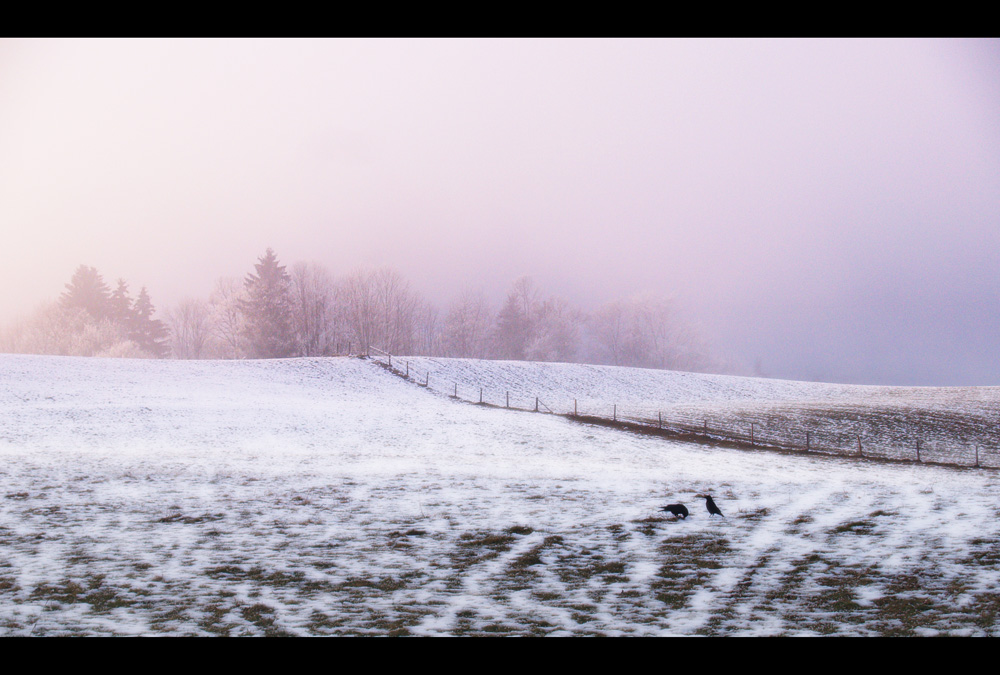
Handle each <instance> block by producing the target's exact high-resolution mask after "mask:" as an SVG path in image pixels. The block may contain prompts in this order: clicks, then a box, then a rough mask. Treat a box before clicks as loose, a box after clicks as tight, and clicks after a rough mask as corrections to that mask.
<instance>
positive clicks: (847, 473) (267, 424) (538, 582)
mask: <svg viewBox="0 0 1000 675" xmlns="http://www.w3.org/2000/svg"><path fill="white" fill-rule="evenodd" d="M414 363H415V366H416V367H418V368H419V367H420V365H421V364H422V363H424V362H421V361H419V360H414ZM426 364H427V366H430V367H431V373H430V378H431V380H430V384H431V389H432V390H433V389H434V387H435V379H440V380H441V386H440V387H439V389H438V393H439V394H442V395H434V393H433V392H430V393H429V392H428V391H426V390H425V389H423V388H421V387H418V386H415V385H414V384H413V383H411V382H406V381H404V380H403V379H401V378H399V377H396V376H395V375H392V374H390V373H388V372H387V371H385V370H384V369H382V368H379V367H378V366H377V365H376V364H374V363H372V362H371V361H363V360H359V359H349V358H333V359H289V360H275V361H242V362H240V361H190V362H181V361H154V360H148V361H147V360H112V359H84V358H69V357H43V356H14V355H0V458H2V462H3V463H2V465H0V467H2V468H0V483H2V484H0V634H6V635H68V634H86V635H107V634H179V635H180V634H191V635H211V634H228V635H242V634H254V635H256V634H262V635H267V634H300V635H326V634H374V635H389V634H411V635H435V634H449V635H463V634H509V635H529V634H530V635H548V634H556V635H582V634H601V635H664V634H709V635H713V634H764V635H782V634H825V633H845V634H879V635H884V634H905V635H910V634H922V633H948V634H993V633H994V632H995V631H996V629H997V628H998V626H997V623H998V618H997V615H996V612H995V611H994V609H992V608H995V607H996V606H998V602H1000V596H998V594H997V592H996V590H995V589H996V583H995V582H996V579H997V578H998V576H1000V555H998V554H997V551H1000V524H998V522H1000V520H998V518H997V515H998V510H997V506H996V504H997V503H998V499H997V498H998V488H1000V482H998V479H997V474H995V473H994V472H992V471H987V470H951V469H943V468H937V467H928V466H921V465H898V466H897V465H885V464H869V463H866V462H864V461H855V460H847V459H837V458H829V457H801V456H799V457H792V456H786V455H781V454H776V453H766V452H764V453H761V452H747V451H741V450H727V449H721V448H711V447H706V446H699V445H687V444H683V443H678V442H674V441H670V440H665V439H662V438H654V437H647V436H641V435H635V434H629V433H622V432H619V431H616V430H613V429H606V428H602V427H597V426H592V425H585V424H578V423H574V422H571V421H569V420H567V419H565V418H561V417H556V416H550V415H533V414H525V413H522V412H516V411H507V410H498V409H494V408H488V407H482V406H475V405H468V404H465V403H461V402H458V401H454V400H451V399H450V398H449V397H448V396H446V395H443V394H450V393H453V387H454V383H455V382H458V383H459V386H460V388H461V387H462V386H469V387H472V386H477V387H478V386H481V385H480V384H478V383H480V382H483V378H486V377H490V378H493V379H492V381H493V382H495V383H496V385H497V387H496V388H497V390H499V389H501V388H502V389H503V390H504V391H506V388H508V387H511V388H512V391H518V392H519V395H524V396H525V397H527V396H531V397H534V396H536V395H538V396H541V394H540V392H539V391H537V390H538V389H540V388H541V385H542V384H546V383H547V384H546V386H547V387H548V389H547V391H548V393H547V394H546V396H548V398H549V399H550V401H549V402H550V405H552V404H553V403H551V401H555V400H556V393H557V392H564V393H566V394H576V395H577V396H578V397H579V398H580V400H588V401H594V402H595V403H596V404H600V405H605V404H606V403H607V402H608V401H611V400H612V399H615V400H617V401H619V402H621V404H622V405H625V402H627V401H632V402H634V403H635V404H636V407H639V404H642V403H643V402H645V404H646V405H647V406H650V408H652V407H654V406H655V407H659V406H660V405H661V404H663V405H664V406H666V405H667V404H669V403H670V402H671V401H673V404H675V405H677V406H680V405H689V404H690V400H691V397H697V396H700V397H701V398H700V399H698V402H697V405H713V406H720V409H721V407H722V406H723V404H730V403H731V402H732V401H733V400H739V401H743V402H744V403H745V404H746V405H755V404H757V403H758V402H759V401H760V400H764V399H766V400H768V401H770V402H782V401H784V402H787V401H788V400H790V399H789V398H787V397H789V396H801V397H803V398H807V399H808V400H813V401H817V400H818V401H824V402H831V401H833V402H843V401H842V399H838V398H837V397H838V396H841V395H845V396H846V395H847V394H843V393H842V392H844V391H847V393H848V394H850V393H851V392H850V391H849V390H850V388H847V389H846V390H845V388H843V387H840V386H836V385H811V384H802V383H780V382H769V381H764V382H757V383H754V382H747V381H745V380H744V381H741V380H738V379H733V378H719V377H713V376H692V375H686V374H663V373H658V372H657V371H629V370H625V369H617V370H615V371H608V370H604V371H602V370H601V369H595V367H590V366H573V367H568V366H567V367H559V366H556V365H548V364H510V363H506V364H505V363H503V362H496V363H484V362H481V363H478V364H477V363H475V362H468V361H463V360H455V361H444V360H434V361H433V362H432V361H427V362H426ZM425 367H426V366H425ZM449 369H450V370H449ZM518 369H520V370H518ZM514 371H517V372H514ZM462 372H465V373H467V375H465V377H466V379H465V380H459V379H457V377H458V376H459V374H460V373H462ZM505 373H513V375H505ZM594 373H597V374H598V375H599V376H595V375H594ZM610 374H613V375H614V376H615V378H614V379H612V378H609V377H607V375H610ZM505 378H506V379H505ZM656 378H667V379H668V380H669V379H671V378H673V379H672V380H671V381H672V382H674V383H675V388H674V389H673V390H667V389H665V388H664V387H663V386H662V385H663V383H662V382H660V383H659V384H658V383H657V381H656ZM448 379H452V381H451V382H448V381H447V380H448ZM515 381H518V382H522V383H523V382H528V383H529V384H526V385H524V386H523V388H522V389H520V390H514V389H513V384H514V382H515ZM727 382H728V383H730V384H726V383H727ZM588 383H589V384H588ZM449 385H451V386H450V387H449ZM682 385H683V386H684V387H687V389H686V392H685V393H684V394H681V393H680V392H681V387H682ZM588 387H589V388H588ZM532 389H534V390H536V391H532ZM803 391H804V392H805V393H801V394H800V392H803ZM662 392H666V393H662ZM727 392H728V393H727ZM461 393H462V392H461V391H460V394H461ZM975 393H976V392H973V394H975ZM980 393H983V400H985V401H986V403H987V404H989V399H990V396H992V395H994V392H993V391H991V390H987V391H984V392H980ZM973 394H969V396H970V397H972V398H971V399H970V400H974V398H975V397H974V396H973ZM977 395H978V394H977ZM476 396H477V397H478V390H477V391H476ZM685 396H687V397H688V398H685ZM769 396H770V397H771V398H770V399H767V397H769ZM671 397H673V398H671ZM782 397H785V398H782ZM824 397H825V398H824ZM470 398H471V396H470ZM567 398H569V399H570V400H571V399H572V396H568V397H567ZM931 398H932V400H939V397H937V396H936V395H935V396H932V397H931ZM494 402H497V401H496V400H494ZM742 404H743V403H741V405H742ZM522 405H523V404H522ZM852 405H854V404H853V403H852ZM970 405H971V404H970ZM972 407H974V406H972ZM706 491H707V492H712V493H713V494H714V495H715V497H716V501H717V502H718V503H719V505H720V507H721V508H722V510H723V512H724V513H725V516H726V517H725V518H709V516H708V513H707V512H706V511H705V510H704V506H703V505H701V504H700V500H698V499H697V498H696V497H695V495H697V494H699V493H701V492H706ZM677 501H679V502H684V503H686V504H687V505H688V506H689V508H691V512H692V516H691V518H689V519H687V520H682V521H675V520H674V519H673V518H672V517H671V516H669V515H665V514H663V513H662V512H661V511H659V506H660V505H662V504H665V503H668V502H677Z"/></svg>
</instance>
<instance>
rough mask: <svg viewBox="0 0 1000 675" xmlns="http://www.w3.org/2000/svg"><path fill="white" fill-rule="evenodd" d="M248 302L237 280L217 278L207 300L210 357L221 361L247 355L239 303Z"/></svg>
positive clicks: (244, 290)
mask: <svg viewBox="0 0 1000 675" xmlns="http://www.w3.org/2000/svg"><path fill="white" fill-rule="evenodd" d="M246 299H247V294H246V289H245V288H244V287H243V284H242V283H240V280H239V279H236V278H234V277H220V278H219V279H218V280H217V281H216V282H215V288H214V289H213V290H212V293H211V295H209V297H208V305H209V310H210V312H211V320H210V323H211V326H212V337H213V338H214V340H213V342H212V343H211V354H212V355H213V356H215V357H218V358H223V359H239V358H243V357H244V356H246V338H245V334H246V330H245V325H244V324H245V322H244V320H243V311H242V309H241V305H240V303H241V302H243V301H245V300H246Z"/></svg>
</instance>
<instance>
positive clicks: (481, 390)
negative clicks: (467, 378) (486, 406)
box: [479, 387, 483, 403]
mask: <svg viewBox="0 0 1000 675" xmlns="http://www.w3.org/2000/svg"><path fill="white" fill-rule="evenodd" d="M479 402H480V403H482V402H483V388H482V387H480V388H479Z"/></svg>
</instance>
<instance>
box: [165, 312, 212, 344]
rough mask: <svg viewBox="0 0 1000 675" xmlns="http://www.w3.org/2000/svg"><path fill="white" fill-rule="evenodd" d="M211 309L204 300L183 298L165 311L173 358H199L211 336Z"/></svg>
mask: <svg viewBox="0 0 1000 675" xmlns="http://www.w3.org/2000/svg"><path fill="white" fill-rule="evenodd" d="M211 316H212V315H211V310H210V309H209V306H208V303H207V302H205V301H204V300H199V299H195V298H185V299H184V300H181V301H180V302H179V303H177V306H176V307H174V308H173V309H172V310H171V311H169V312H167V324H168V326H169V328H170V351H171V353H172V354H173V356H174V358H178V359H200V358H203V357H204V355H205V351H206V349H207V347H208V345H209V342H210V340H211V337H212V322H211Z"/></svg>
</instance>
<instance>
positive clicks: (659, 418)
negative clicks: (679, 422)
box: [656, 410, 663, 429]
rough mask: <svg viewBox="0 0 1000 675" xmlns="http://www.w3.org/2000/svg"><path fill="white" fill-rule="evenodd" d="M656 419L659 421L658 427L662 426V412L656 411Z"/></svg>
mask: <svg viewBox="0 0 1000 675" xmlns="http://www.w3.org/2000/svg"><path fill="white" fill-rule="evenodd" d="M656 419H657V421H658V422H659V423H660V428H661V429H662V428H663V413H662V412H660V411H659V410H657V411H656Z"/></svg>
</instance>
